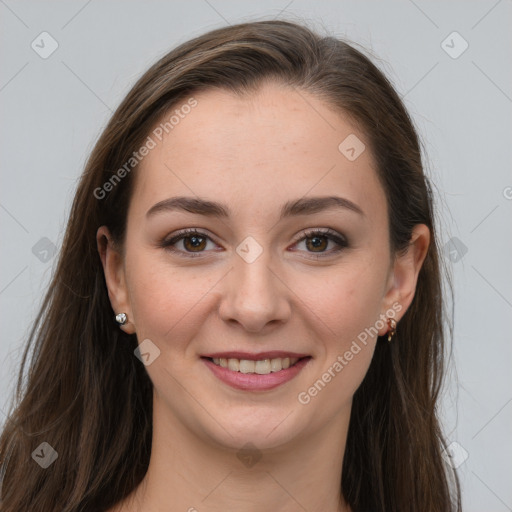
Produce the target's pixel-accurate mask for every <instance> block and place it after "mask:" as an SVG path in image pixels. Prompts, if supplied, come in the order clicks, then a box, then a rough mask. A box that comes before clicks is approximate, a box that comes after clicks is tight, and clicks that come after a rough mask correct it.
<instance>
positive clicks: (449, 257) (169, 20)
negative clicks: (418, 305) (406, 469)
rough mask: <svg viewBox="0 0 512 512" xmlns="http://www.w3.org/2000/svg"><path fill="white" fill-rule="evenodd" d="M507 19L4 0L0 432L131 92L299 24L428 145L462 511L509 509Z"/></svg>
mask: <svg viewBox="0 0 512 512" xmlns="http://www.w3.org/2000/svg"><path fill="white" fill-rule="evenodd" d="M511 15H512V2H511V1H510V0H500V1H494V0H493V1H474V2H446V1H445V2H433V1H432V2H427V1H421V2H420V1H419V0H417V1H400V2H399V1H396V2H391V1H361V0H359V1H340V0H336V1H327V0H323V1H317V2H312V1H310V2H306V1H300V0H295V1H293V0H292V1H290V0H283V1H272V0H260V1H259V2H257V3H256V2H235V1H227V0H208V1H206V0H191V1H187V2H184V1H181V2H170V1H165V2H163V1H152V2H142V1H127V0H123V1H102V2H100V1H98V0H92V1H91V0H89V1H83V0H82V1H74V0H68V1H67V2H48V1H32V2H27V1H14V0H0V59H1V60H0V62H1V63H0V69H1V73H0V109H1V111H0V116H1V117H0V119H1V123H0V130H1V133H0V140H1V189H0V228H1V235H2V246H1V247H2V248H1V258H2V259H1V261H2V263H1V266H0V306H1V311H2V316H1V333H2V335H1V339H0V358H1V361H2V365H1V371H0V421H1V422H3V421H4V419H5V418H4V415H5V410H6V409H7V405H8V402H9V400H10V397H11V394H12V392H13V390H14V383H15V378H16V375H17V371H18V367H19V362H20V356H21V351H22V348H23V346H24V343H25V339H26V334H27V332H28V329H29V328H30V327H31V325H32V322H33V320H34V317H35V314H36V311H37V308H38V306H39V303H40V300H41V298H42V296H43V292H44V290H45V287H46V285H47V283H48V280H49V278H50V275H51V272H52V270H53V265H54V264H55V262H56V260H57V253H56V251H58V250H59V247H60V244H61V242H62V237H63V233H64V228H65V225H66V220H67V214H68V211H69V206H70V203H71V200H72V197H73V193H74V188H75V186H76V182H77V178H78V176H79V175H80V173H81V172H82V170H83V166H84V162H85V159H86V157H87V155H88V153H89V152H90V150H91V149H92V147H93V144H94V142H95V140H96V138H97V137H98V135H99V134H100V132H101V130H102V128H103V127H104V126H105V124H106V122H107V121H108V119H109V117H110V116H111V113H112V111H113V110H114V109H115V108H116V106H117V105H118V104H119V102H120V101H121V99H122V98H123V97H124V96H125V94H126V93H127V92H128V90H129V88H130V87H131V85H133V84H134V82H135V80H136V79H137V78H138V77H139V76H140V75H141V74H142V73H143V72H144V71H145V70H146V69H147V68H148V67H149V65H150V64H152V63H153V62H154V61H156V60H157V59H158V58H159V57H161V56H162V55H163V54H164V53H166V52H167V51H169V50H170V49H171V48H172V47H174V46H176V45H177V44H179V43H182V42H184V41H185V40H187V39H189V38H191V37H193V36H197V35H199V34H202V33H204V32H206V31H208V30H211V29H214V28H218V27H221V26H225V25H227V24H234V23H239V22H242V21H252V20H261V19H271V18H281V19H289V20H292V21H301V20H304V21H305V22H307V23H308V24H309V26H311V27H313V28H317V29H318V30H320V31H323V32H329V33H331V34H333V35H336V36H340V37H344V38H347V39H349V40H350V41H353V42H355V43H358V44H359V45H362V46H363V47H364V48H366V49H367V52H368V54H370V55H374V56H375V57H372V58H373V59H374V62H375V63H376V64H377V65H378V66H379V67H380V68H381V69H382V70H383V71H384V72H385V73H386V74H387V76H388V77H389V78H390V79H391V81H392V83H393V84H394V85H395V87H396V89H397V90H398V92H399V93H400V95H401V96H402V97H403V98H404V101H405V104H406V106H407V108H408V109H409V111H410V113H411V115H412V117H413V119H414V122H415V124H416V126H417V128H418V130H419V132H420V135H421V138H422V141H423V144H424V148H425V155H424V156H425V162H426V167H427V171H428V173H429V175H430V176H431V177H432V179H433V181H434V182H435V183H436V186H437V189H438V190H437V200H438V207H439V208H440V219H439V220H440V222H441V224H440V228H441V243H442V245H443V257H444V258H446V261H447V262H448V263H449V264H450V266H451V268H452V272H453V276H454V281H455V308H454V315H455V330H454V368H455V371H452V372H451V373H450V375H449V381H448V386H447V388H446V391H445V395H444V398H443V402H442V410H441V413H442V415H443V416H442V417H443V421H444V428H445V432H446V435H447V437H448V439H449V441H450V442H451V443H454V444H453V445H452V450H453V452H452V455H453V461H454V464H457V465H458V471H459V474H460V476H461V480H462V485H463V505H464V510H465V511H467V512H481V511H486V512H492V511H495V512H505V511H507V510H512V486H511V485H510V475H511V474H512V439H511V433H512V385H511V383H512V364H511V363H512V343H511V335H510V326H511V321H510V320H511V317H512V315H511V313H512V276H511V274H512V266H511V261H512V258H511V253H512V247H511V245H512V244H511V234H512V229H511V225H512V215H511V212H512V173H511V162H512V158H511V152H512V149H511V148H512V144H511V142H512V138H511V131H512V130H511V124H512V122H511V121H512V117H511V111H512V89H511V84H512V71H511V66H510V63H511V62H512V35H511V30H510V26H511V21H512V20H511ZM41 40H43V42H41ZM52 51H53V53H52Z"/></svg>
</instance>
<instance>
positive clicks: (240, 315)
mask: <svg viewBox="0 0 512 512" xmlns="http://www.w3.org/2000/svg"><path fill="white" fill-rule="evenodd" d="M233 260H234V261H233V267H232V269H231V271H230V272H229V273H228V274H227V276H226V278H225V279H224V286H225V289H224V292H223V294H222V300H221V304H220V307H219V314H220V316H221V318H222V319H223V320H224V321H226V322H229V323H234V322H236V323H238V324H240V325H241V326H242V327H243V328H244V329H245V330H247V331H249V332H261V331H262V330H263V329H264V328H265V327H266V326H267V325H269V324H272V325H273V324H279V323H283V322H285V321H286V320H287V319H288V318H289V316H290V311H291V310H290V303H289V297H290V294H291V293H292V292H291V291H290V289H289V288H288V287H287V286H286V284H285V282H284V281H285V279H284V278H283V276H281V275H280V274H279V272H276V271H275V270H274V269H272V268H271V258H270V251H268V250H264V251H263V252H262V254H261V255H260V256H259V257H258V258H257V259H256V260H255V261H252V262H248V261H246V260H244V259H243V258H242V257H240V256H239V255H238V254H236V253H235V254H234V257H233Z"/></svg>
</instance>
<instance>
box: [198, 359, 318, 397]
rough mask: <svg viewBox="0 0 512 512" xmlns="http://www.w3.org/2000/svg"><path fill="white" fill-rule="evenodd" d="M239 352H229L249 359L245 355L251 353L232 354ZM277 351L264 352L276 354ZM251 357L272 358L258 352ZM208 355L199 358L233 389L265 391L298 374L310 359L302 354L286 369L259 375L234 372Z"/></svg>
mask: <svg viewBox="0 0 512 512" xmlns="http://www.w3.org/2000/svg"><path fill="white" fill-rule="evenodd" d="M235 353H236V354H241V352H229V354H231V357H232V358H236V359H249V358H248V357H247V355H251V354H245V355H244V357H240V358H238V357H235V356H233V355H232V354H235ZM276 353H278V352H265V354H276ZM279 353H280V354H288V352H279ZM224 354H228V352H225V353H224ZM252 356H253V357H251V358H250V359H249V360H255V359H272V357H262V356H261V355H260V354H258V355H255V354H252ZM207 357H209V356H203V357H202V358H201V359H202V361H203V362H204V364H205V365H206V366H207V367H208V368H209V370H210V371H211V372H212V373H213V375H215V377H217V378H218V379H219V380H221V381H222V382H224V383H225V384H228V385H229V386H231V387H232V388H235V389H241V390H243V391H267V390H270V389H274V388H276V387H278V386H281V385H283V384H285V383H286V382H289V381H290V380H291V379H293V378H294V377H295V376H296V375H298V374H299V373H300V372H301V370H302V369H303V368H304V367H305V366H306V365H307V364H308V363H309V361H310V360H311V357H310V356H302V358H301V359H300V360H299V361H297V362H296V363H295V364H294V365H293V366H290V367H289V368H287V369H286V370H280V371H278V372H275V373H268V374H266V375H259V374H257V373H241V372H234V371H232V370H229V369H228V368H223V367H222V366H218V365H216V364H215V363H214V362H213V361H210V359H207ZM215 357H225V356H222V355H220V356H217V355H215ZM273 357H274V358H275V357H290V356H288V355H285V356H276V355H274V356H273ZM291 357H297V356H291Z"/></svg>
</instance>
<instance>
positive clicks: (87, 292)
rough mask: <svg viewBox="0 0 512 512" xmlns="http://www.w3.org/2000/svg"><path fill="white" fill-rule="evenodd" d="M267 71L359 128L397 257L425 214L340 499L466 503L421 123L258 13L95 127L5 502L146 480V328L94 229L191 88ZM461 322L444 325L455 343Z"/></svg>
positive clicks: (306, 34)
mask: <svg viewBox="0 0 512 512" xmlns="http://www.w3.org/2000/svg"><path fill="white" fill-rule="evenodd" d="M268 79H271V80H277V81H279V82H280V83H284V84H287V85H289V86H291V87H293V88H295V89H296V90H297V91H301V90H302V91H308V92H310V93H313V94H315V95H317V97H319V98H321V99H323V100H325V101H326V102H327V103H328V104H330V105H332V107H333V108H334V109H337V111H339V112H340V114H342V115H345V116H349V117H350V119H351V120H353V121H354V122H355V123H357V125H358V127H359V128H360V129H361V130H362V132H363V133H364V134H365V136H366V137H367V140H368V141H369V142H370V147H371V151H372V153H373V156H374V157H375V160H376V162H377V165H378V176H379V179H380V181H381V183H382V186H383V188H384V190H385V193H386V197H387V201H388V209H389V231H390V248H391V250H392V251H393V252H395V253H396V252H397V251H402V250H404V249H405V248H407V246H408V243H409V241H410V237H411V232H412V229H413V227H414V226H415V225H416V224H420V223H422V224H426V225H427V226H428V227H429V229H430V232H431V243H430V247H429V250H428V253H427V256H426V259H425V261H424V264H423V267H422V269H421V271H420V273H419V277H418V282H417V289H416V294H415V297H414V299H413V302H412V304H411V306H410V308H409V309H408V310H407V312H406V313H405V315H404V316H403V318H402V320H401V321H400V324H399V329H398V332H397V335H396V337H395V338H394V339H393V343H391V344H388V343H384V342H383V343H377V346H376V349H375V353H374V356H373V359H372V362H371V365H370V368H369V370H368V373H367V375H366V376H365V378H364V381H363V383H362V384H361V386H360V387H359V389H358V390H357V392H356V393H355V396H354V399H353V407H352V414H351V419H350V426H349V432H348V438H347V442H346V452H345V456H344V460H343V477H342V481H341V482H340V485H341V490H342V492H343V495H344V497H345V499H346V501H347V502H348V503H349V504H350V506H351V507H352V509H353V510H354V512H363V511H386V512H393V511H396V512H404V511H420V510H421V511H422V512H452V511H460V510H461V498H460V486H459V480H458V476H457V474H456V472H455V471H452V470H451V469H450V467H449V466H448V465H447V464H446V463H445V462H444V459H443V456H442V451H443V449H444V448H446V442H445V440H444V437H443V434H442V431H441V428H440V424H439V421H438V418H437V414H436V411H437V402H438V398H439V395H440V390H441V388H442V383H443V376H444V372H445V366H446V353H447V351H446V347H447V345H446V344H445V341H446V340H448V336H447V333H446V325H447V323H446V321H447V320H449V319H448V318H447V314H446V310H445V304H446V301H445V299H444V297H445V289H444V286H443V266H442V262H441V260H440V256H439V247H438V240H437V235H436V230H435V226H434V214H435V211H434V207H433V193H432V190H431V186H430V184H429V180H428V178H427V177H426V176H425V173H424V171H423V165H422V157H421V151H420V143H419V140H418V136H417V133H416V130H415V128H414V126H413V123H412V121H411V119H410V117H409V115H408V113H407V111H406V109H405V107H404V105H403V103H402V101H401V100H400V98H399V96H398V95H397V93H396V92H395V90H394V89H393V87H392V85H391V84H390V82H389V81H388V79H387V78H386V77H385V76H384V74H383V73H382V72H381V71H379V69H378V68H377V67H376V66H375V65H374V64H373V63H372V62H371V61H370V59H369V58H368V57H366V56H365V55H364V53H362V52H361V51H359V50H357V49H355V48H354V46H353V45H350V44H348V43H347V42H345V41H343V40H340V39H338V38H334V37H323V36H320V35H318V34H316V33H314V32H313V31H311V30H310V29H308V28H307V27H305V26H303V25H300V24H296V23H290V22H287V21H258V22H253V23H243V24H238V25H235V26H230V27H226V28H221V29H217V30H214V31H211V32H209V33H207V34H204V35H202V36H200V37H197V38H195V39H193V40H190V41H188V42H186V43H184V44H182V45H180V46H179V47H177V48H176V49H174V50H172V51H171V52H169V53H168V54H166V55H165V56H164V57H163V58H161V59H160V60H159V61H158V62H156V63H155V64H154V65H153V66H151V68H150V69H149V70H148V71H147V72H146V73H145V74H144V75H143V76H142V77H141V78H140V79H139V80H138V81H137V83H136V84H135V86H134V87H133V88H132V89H131V91H130V92H129V93H128V95H127V97H126V98H125V99H124V100H123V101H122V103H121V104H120V106H119V107H118V108H117V110H116V111H115V113H114V115H113V116H112V118H111V120H110V122H109V123H108V125H107V127H106V128H105V130H104V131H103V133H102V134H101V136H100V137H99V139H98V141H97V143H96V145H95V147H94V149H93V151H92V153H91V155H90V157H89V159H88V161H87V164H86V167H85V170H84V172H83V175H82V176H81V180H80V183H79V185H78V189H77V191H76V195H75V198H74V202H73V205H72V208H71V212H70V217H69V222H68V225H67V230H66V234H65V237H64V241H63V245H62V249H61V252H60V257H59V261H58V265H57V267H56V270H55V272H54V275H53V277H52V281H51V284H50V286H49V289H48V292H47V293H46V296H45V297H44V300H43V303H42V307H41V309H40V312H39V314H38V316H37V318H36V321H35V323H34V327H33V329H32V331H31V333H30V336H29V340H28V343H27V346H26V348H25V351H24V353H23V358H22V362H21V369H20V373H19V377H18V382H17V388H16V400H17V403H16V404H15V405H13V404H11V409H10V410H9V417H8V421H7V422H6V423H5V426H4V430H3V432H2V435H1V438H0V457H1V466H0V469H1V473H0V475H2V494H1V499H2V502H1V510H2V512H19V511H21V510H37V511H38V512H54V511H56V510H59V511H63V512H80V511H90V510H105V509H107V508H110V507H112V506H113V505H114V504H116V503H118V502H119V501H121V500H122V499H123V498H124V497H126V496H127V495H128V494H130V492H131V491H132V490H133V489H134V488H135V487H136V486H137V485H138V484H139V483H140V482H141V480H142V479H143V477H144V475H145V472H146V470H147V468H148V464H149V458H150V453H151V436H152V383H151V381H150V379H149V376H148V374H147V372H146V370H145V367H144V366H143V365H142V364H141V363H140V361H139V360H138V359H137V358H136V357H135V356H134V349H135V348H136V347H137V339H136V336H135V335H128V334H126V333H124V332H123V331H121V330H120V329H119V327H118V325H117V324H116V323H115V321H114V312H113V310H112V307H111V305H110V301H109V298H108V294H107V288H106V284H105V279H104V274H103V269H102V265H101V261H100V258H99V255H98V251H97V245H96V231H97V229H98V227H99V226H101V225H107V226H108V227H109V229H110V231H111V233H112V235H113V237H114V239H115V240H116V241H117V242H118V243H119V244H121V245H122V243H123V240H124V234H125V228H126V214H127V208H128V205H129V201H130V197H131V190H132V183H133V174H134V172H135V170H136V165H135V166H134V168H133V170H132V171H129V172H128V171H127V172H126V173H124V174H125V175H123V177H122V179H121V180H119V179H116V181H115V182H114V181H113V180H114V176H115V175H116V176H117V178H119V173H118V170H119V169H120V168H121V167H122V166H123V165H124V164H125V163H126V162H128V161H129V160H130V158H131V157H132V156H133V152H134V151H136V150H137V149H138V148H140V147H141V145H142V144H143V143H144V141H145V140H146V139H147V137H148V134H150V132H151V130H152V128H153V127H154V126H155V123H157V122H158V121H159V120H160V119H161V118H162V116H163V115H164V114H167V113H168V112H169V110H170V109H171V107H174V106H175V105H176V104H177V103H178V102H180V101H182V100H183V99H184V98H187V97H188V98H190V96H191V95H192V93H193V92H194V91H199V90H204V89H207V88H210V87H221V88H225V89H227V90H230V91H233V92H235V93H238V94H240V93H244V92H248V91H251V90H254V89H256V88H257V87H258V85H260V84H261V83H262V81H263V80H268ZM116 173H117V174H116ZM109 180H110V181H109ZM106 182H110V183H111V184H112V186H111V187H108V188H109V190H108V192H105V188H104V184H105V183H106ZM98 190H102V191H103V192H101V194H100V193H99V192H98ZM448 277H449V276H448ZM451 332H452V329H451V326H450V331H449V333H450V338H451ZM32 344H34V347H33V352H32V357H31V359H30V364H29V369H28V375H27V376H26V385H25V387H23V378H24V377H23V375H24V369H25V367H26V363H27V356H28V353H29V350H30V347H31V345H32ZM43 442H46V443H48V444H49V445H50V446H51V447H52V448H53V449H54V450H55V451H56V452H57V454H58V457H57V459H56V460H55V461H54V462H53V464H52V465H50V466H49V467H48V468H46V469H43V468H42V467H40V465H39V464H36V463H35V462H34V460H35V459H34V460H32V459H33V456H32V454H33V452H34V451H35V450H36V448H37V449H39V450H40V449H41V448H39V446H40V445H41V443H43ZM42 449H43V450H44V449H46V450H47V451H48V450H49V448H48V447H47V446H46V445H43V448H42Z"/></svg>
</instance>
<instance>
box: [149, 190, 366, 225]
mask: <svg viewBox="0 0 512 512" xmlns="http://www.w3.org/2000/svg"><path fill="white" fill-rule="evenodd" d="M334 208H343V209H346V210H350V211H353V212H356V213H358V214H359V215H361V216H363V217H364V216H365V214H364V212H363V210H362V209H361V208H360V207H359V206H358V205H357V204H355V203H353V202H352V201H350V200H348V199H345V198H343V197H338V196H320V197H303V198H300V199H296V200H293V201H288V202H286V203H285V204H284V205H283V206H282V208H281V214H280V217H279V220H282V219H284V218H286V217H291V216H295V215H311V214H314V213H319V212H323V211H325V210H332V209H334ZM169 211H185V212H189V213H195V214H198V215H206V216H209V217H219V218H228V217H229V216H230V209H229V207H228V206H227V205H225V204H222V203H217V202H215V201H207V200H204V199H200V198H197V197H187V196H178V197H171V198H169V199H164V200H163V201H160V202H158V203H156V204H155V205H153V206H152V207H151V208H150V209H149V210H148V211H147V213H146V218H149V217H152V216H153V215H155V214H157V213H161V212H169Z"/></svg>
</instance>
